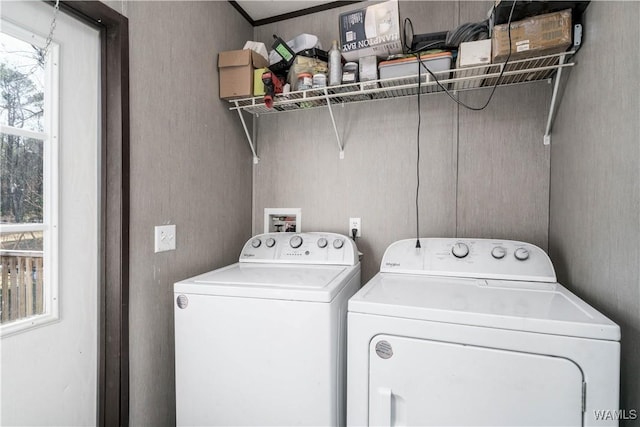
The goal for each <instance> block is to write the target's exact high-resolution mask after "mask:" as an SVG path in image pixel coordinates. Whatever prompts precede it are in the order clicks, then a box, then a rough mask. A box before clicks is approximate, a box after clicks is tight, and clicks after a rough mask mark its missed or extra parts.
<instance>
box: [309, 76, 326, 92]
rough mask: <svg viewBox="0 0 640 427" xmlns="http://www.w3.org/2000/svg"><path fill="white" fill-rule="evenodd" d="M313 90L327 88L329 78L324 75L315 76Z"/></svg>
mask: <svg viewBox="0 0 640 427" xmlns="http://www.w3.org/2000/svg"><path fill="white" fill-rule="evenodd" d="M312 87H313V89H318V88H323V87H327V76H326V75H325V74H324V73H316V74H314V75H313V86H312Z"/></svg>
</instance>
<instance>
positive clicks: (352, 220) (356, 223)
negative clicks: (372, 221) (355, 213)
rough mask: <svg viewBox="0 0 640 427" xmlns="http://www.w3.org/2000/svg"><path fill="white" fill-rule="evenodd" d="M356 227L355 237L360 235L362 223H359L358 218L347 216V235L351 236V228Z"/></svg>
mask: <svg viewBox="0 0 640 427" xmlns="http://www.w3.org/2000/svg"><path fill="white" fill-rule="evenodd" d="M354 228H355V229H357V230H358V232H357V233H356V237H362V224H361V223H360V218H349V232H348V233H347V235H348V236H349V237H352V236H353V235H352V234H351V230H353V229H354Z"/></svg>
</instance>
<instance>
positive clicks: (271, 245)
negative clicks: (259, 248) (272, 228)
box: [264, 237, 276, 248]
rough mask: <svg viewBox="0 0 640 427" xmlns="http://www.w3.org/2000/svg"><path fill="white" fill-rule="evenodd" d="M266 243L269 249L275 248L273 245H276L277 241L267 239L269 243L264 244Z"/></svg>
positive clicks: (270, 238)
mask: <svg viewBox="0 0 640 427" xmlns="http://www.w3.org/2000/svg"><path fill="white" fill-rule="evenodd" d="M264 243H265V245H267V247H268V248H272V247H273V245H275V244H276V239H274V238H273V237H269V238H268V239H267V241H266V242H264Z"/></svg>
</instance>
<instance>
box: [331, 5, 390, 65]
mask: <svg viewBox="0 0 640 427" xmlns="http://www.w3.org/2000/svg"><path fill="white" fill-rule="evenodd" d="M399 22H400V19H399V14H398V1H397V0H389V1H386V2H383V3H378V4H374V5H372V6H368V7H365V8H361V9H357V10H354V11H351V12H346V13H342V14H340V17H339V23H338V25H339V27H340V44H341V46H342V56H343V57H344V59H346V60H347V61H357V60H358V59H359V58H362V57H364V56H370V55H376V56H378V57H380V58H384V59H386V57H387V56H389V55H393V54H397V53H402V41H401V38H400V24H399Z"/></svg>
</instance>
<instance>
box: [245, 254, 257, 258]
mask: <svg viewBox="0 0 640 427" xmlns="http://www.w3.org/2000/svg"><path fill="white" fill-rule="evenodd" d="M242 256H243V257H245V258H251V257H254V256H256V254H242Z"/></svg>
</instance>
